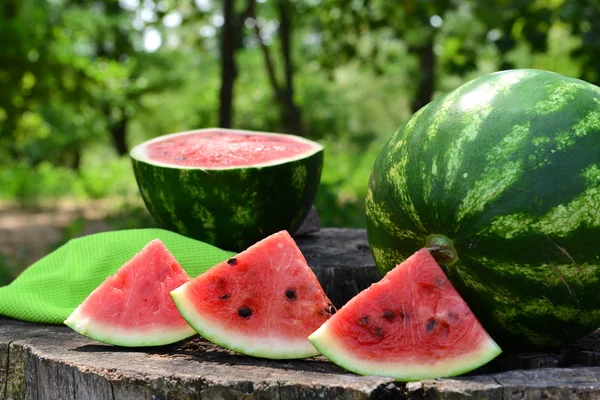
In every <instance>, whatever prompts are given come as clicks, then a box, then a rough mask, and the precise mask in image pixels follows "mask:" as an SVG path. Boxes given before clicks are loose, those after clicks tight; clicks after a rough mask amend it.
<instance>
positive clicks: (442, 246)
mask: <svg viewBox="0 0 600 400" xmlns="http://www.w3.org/2000/svg"><path fill="white" fill-rule="evenodd" d="M426 247H427V250H429V252H430V253H431V255H432V256H433V258H435V260H436V261H437V262H438V264H441V265H444V266H450V265H452V264H454V263H455V262H456V261H458V255H457V254H456V249H454V245H453V244H452V240H450V239H448V238H447V237H446V236H444V235H438V234H434V235H429V236H428V237H427V240H426Z"/></svg>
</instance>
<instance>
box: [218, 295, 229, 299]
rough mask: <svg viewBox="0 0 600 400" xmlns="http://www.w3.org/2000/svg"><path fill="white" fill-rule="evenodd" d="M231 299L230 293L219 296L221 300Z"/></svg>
mask: <svg viewBox="0 0 600 400" xmlns="http://www.w3.org/2000/svg"><path fill="white" fill-rule="evenodd" d="M228 298H229V293H225V294H222V295H221V296H219V300H227V299H228Z"/></svg>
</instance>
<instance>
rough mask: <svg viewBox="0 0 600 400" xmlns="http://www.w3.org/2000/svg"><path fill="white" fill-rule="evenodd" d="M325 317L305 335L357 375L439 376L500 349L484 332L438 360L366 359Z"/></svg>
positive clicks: (484, 360)
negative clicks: (460, 352)
mask: <svg viewBox="0 0 600 400" xmlns="http://www.w3.org/2000/svg"><path fill="white" fill-rule="evenodd" d="M329 321H331V320H329ZM329 321H326V322H325V323H324V324H323V325H321V327H320V328H319V329H317V330H316V331H315V332H314V333H313V334H312V335H310V336H309V337H308V339H309V340H310V341H311V343H312V344H313V345H314V346H315V347H316V348H317V349H318V350H319V351H320V352H321V353H322V354H323V355H324V356H325V357H327V358H328V359H329V360H330V361H332V362H334V363H335V364H337V365H339V366H340V367H342V368H344V369H346V370H348V371H352V372H355V373H357V374H361V375H375V376H387V377H391V378H394V379H396V380H398V381H403V382H410V381H419V380H423V379H434V378H443V377H449V376H455V375H460V374H463V373H465V372H468V371H471V370H473V369H475V368H477V367H480V366H482V365H483V364H485V363H487V362H489V361H491V360H492V359H494V358H495V357H496V356H497V355H499V354H500V353H501V352H502V350H501V349H500V347H499V346H498V345H497V344H496V342H494V340H493V339H492V338H491V337H489V336H488V339H487V340H486V341H485V342H484V343H483V344H482V345H481V346H480V347H479V348H478V349H476V350H475V351H473V352H470V353H467V354H465V355H464V356H462V357H454V358H451V359H447V360H440V361H438V362H437V363H435V364H429V363H427V364H417V363H412V364H411V363H406V362H399V361H397V360H396V361H393V362H382V361H369V360H364V359H361V358H358V357H357V356H355V355H354V354H352V349H347V348H345V347H344V346H342V345H341V343H340V342H339V341H338V340H336V338H335V337H334V336H333V335H332V334H331V332H330V331H329V324H328V322H329Z"/></svg>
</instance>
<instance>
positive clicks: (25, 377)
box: [0, 229, 600, 400]
mask: <svg viewBox="0 0 600 400" xmlns="http://www.w3.org/2000/svg"><path fill="white" fill-rule="evenodd" d="M297 241H298V243H299V245H300V247H301V249H302V250H303V252H304V254H305V255H306V258H307V260H308V262H309V264H310V265H311V267H312V268H313V270H314V271H315V273H316V274H317V276H318V278H319V280H320V281H321V282H322V283H323V286H324V287H325V289H326V291H327V293H328V295H329V296H330V298H331V299H332V300H333V301H334V302H335V304H336V305H338V306H341V305H342V304H343V303H345V302H346V301H347V300H348V299H349V298H350V297H352V296H353V295H355V294H356V293H358V291H360V290H362V289H364V288H365V287H367V286H368V285H369V284H371V283H372V282H374V281H376V280H378V279H379V273H378V272H377V270H376V268H375V266H374V264H373V260H372V259H371V257H370V254H369V252H368V245H367V241H366V235H365V232H364V231H363V230H352V229H323V230H321V231H320V232H317V233H313V234H310V235H306V236H303V237H300V238H297ZM599 349H600V333H598V332H596V333H594V334H592V335H590V336H588V337H586V338H585V339H583V340H582V341H580V342H579V343H577V344H574V345H573V346H569V347H568V348H565V349H563V350H562V351H561V352H558V353H522V354H507V355H503V356H501V357H499V358H498V359H496V360H494V361H493V362H491V363H490V364H488V365H486V366H484V367H482V368H481V369H479V370H477V371H474V372H472V373H470V374H468V375H466V376H462V377H457V378H447V379H436V380H427V381H422V382H411V383H408V384H403V383H396V382H393V381H392V380H391V379H389V378H385V377H376V376H358V375H355V374H353V373H349V372H346V371H344V370H343V369H342V368H340V367H337V366H336V365H334V364H332V363H330V362H329V361H328V360H326V359H325V358H324V357H313V358H310V359H306V360H285V361H274V360H265V359H259V358H254V357H248V356H243V355H241V354H237V353H234V352H231V351H228V350H225V349H223V348H220V347H219V346H216V345H213V344H211V343H209V342H207V341H206V340H204V339H202V338H201V337H199V336H195V337H193V338H191V339H189V340H186V341H183V342H180V343H177V344H173V345H170V346H162V347H147V348H123V347H116V346H111V345H106V344H102V343H99V342H95V341H93V340H90V339H87V338H85V337H83V336H80V335H78V334H77V333H75V332H73V331H72V330H70V329H69V328H67V327H65V326H54V325H41V324H32V323H26V322H21V321H15V320H11V319H7V318H2V317H0V398H1V399H33V400H38V399H39V400H45V399H48V400H61V399H68V400H75V399H79V400H82V399H109V400H111V399H112V400H120V399H124V400H127V399H155V400H159V399H164V400H166V399H182V400H186V399H197V400H199V399H264V400H275V399H281V400H285V399H311V398H316V399H379V400H385V399H409V398H410V399H542V398H546V399H558V398H569V399H596V398H600V367H597V365H599V364H600V351H599Z"/></svg>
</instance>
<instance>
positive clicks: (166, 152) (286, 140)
mask: <svg viewBox="0 0 600 400" xmlns="http://www.w3.org/2000/svg"><path fill="white" fill-rule="evenodd" d="M137 151H143V152H145V154H144V155H145V158H147V159H149V160H152V162H153V163H155V164H157V163H158V164H165V165H173V166H182V167H186V168H190V167H198V168H206V169H215V168H216V169H223V168H234V167H243V166H264V165H268V164H269V163H272V162H281V160H285V161H290V160H292V159H294V158H299V157H306V154H307V153H309V152H314V151H315V144H314V143H313V142H309V141H304V140H303V139H302V138H300V137H296V136H291V135H283V134H275V133H262V132H251V131H232V130H224V129H202V130H198V131H190V132H183V133H177V134H172V135H166V136H161V137H160V138H157V139H155V140H153V141H149V142H147V144H145V146H144V147H143V148H140V149H138V150H137Z"/></svg>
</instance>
